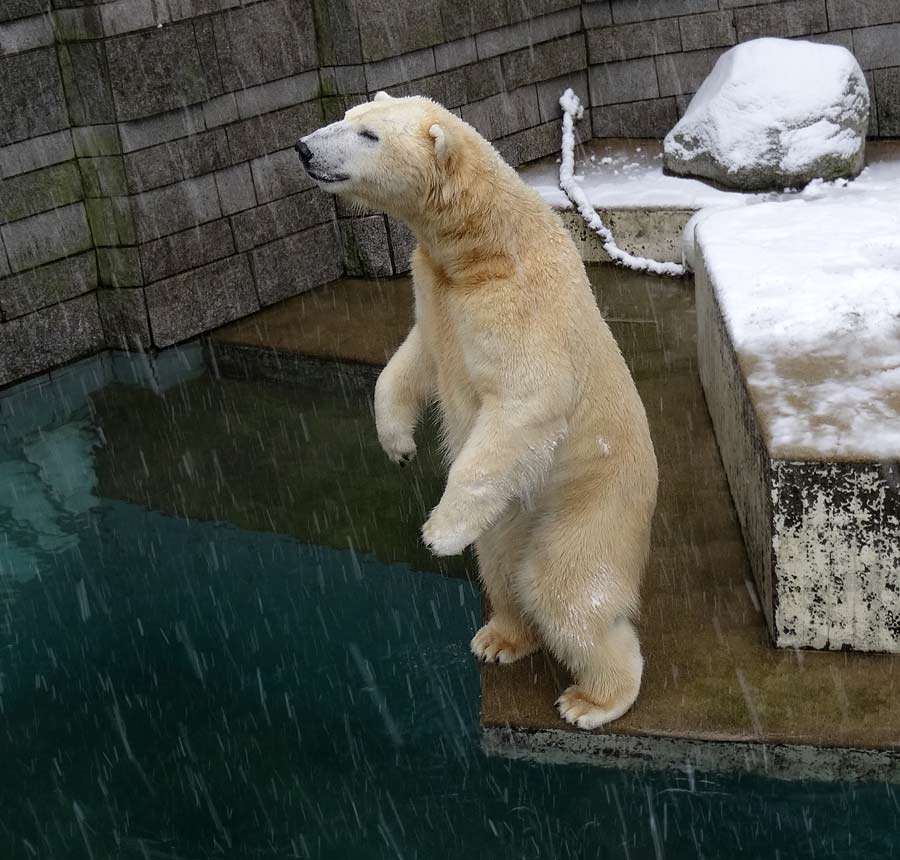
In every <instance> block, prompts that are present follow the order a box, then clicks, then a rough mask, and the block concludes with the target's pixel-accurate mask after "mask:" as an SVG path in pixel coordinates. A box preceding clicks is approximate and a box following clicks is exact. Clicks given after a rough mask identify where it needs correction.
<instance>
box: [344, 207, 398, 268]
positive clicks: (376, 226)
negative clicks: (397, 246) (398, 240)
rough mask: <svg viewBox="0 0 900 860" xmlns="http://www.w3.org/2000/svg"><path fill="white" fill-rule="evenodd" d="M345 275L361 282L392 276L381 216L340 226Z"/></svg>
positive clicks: (347, 221)
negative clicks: (362, 279) (366, 279)
mask: <svg viewBox="0 0 900 860" xmlns="http://www.w3.org/2000/svg"><path fill="white" fill-rule="evenodd" d="M340 227H341V247H342V250H343V259H344V271H345V273H346V274H348V275H353V276H356V277H362V278H387V277H390V276H391V275H392V274H393V272H394V267H393V264H392V262H391V248H390V243H389V242H388V232H387V223H386V221H385V218H384V216H383V215H369V216H368V217H365V218H351V219H348V220H346V221H342V222H341V225H340Z"/></svg>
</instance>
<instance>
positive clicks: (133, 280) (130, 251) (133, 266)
mask: <svg viewBox="0 0 900 860" xmlns="http://www.w3.org/2000/svg"><path fill="white" fill-rule="evenodd" d="M97 270H98V272H97V273H98V277H99V281H100V285H101V286H104V287H139V286H141V285H143V283H144V276H143V274H142V272H141V257H140V253H139V251H138V249H137V248H136V247H120V248H97Z"/></svg>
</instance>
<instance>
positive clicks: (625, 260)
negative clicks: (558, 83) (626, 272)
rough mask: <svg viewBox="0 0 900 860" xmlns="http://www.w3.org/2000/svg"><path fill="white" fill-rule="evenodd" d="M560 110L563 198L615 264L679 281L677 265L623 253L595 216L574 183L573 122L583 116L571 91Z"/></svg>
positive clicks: (680, 270)
mask: <svg viewBox="0 0 900 860" xmlns="http://www.w3.org/2000/svg"><path fill="white" fill-rule="evenodd" d="M559 106H560V107H561V108H562V111H563V127H562V159H561V161H560V165H559V187H560V188H562V190H563V191H564V192H565V193H566V197H568V198H569V200H571V201H572V205H573V206H574V207H575V208H576V209H577V210H578V211H579V213H580V214H581V217H582V218H584V220H585V222H587V225H588V227H589V228H590V229H591V230H593V231H594V232H595V233H596V234H597V235H598V236H599V237H600V239H601V241H602V242H603V250H604V251H606V253H607V254H609V256H610V257H611V258H612V259H613V260H615V261H616V262H617V263H621V264H622V265H623V266H627V267H628V268H629V269H636V270H637V271H639V272H653V274H654V275H672V276H674V277H678V276H680V275H683V274H684V272H685V269H684V266H682V265H680V264H678V263H660V262H659V261H657V260H648V259H646V258H645V257H635V256H634V254H629V253H628V251H623V250H622V249H621V248H620V247H619V246H618V245H617V244H616V240H615V239H613V236H612V233H610V232H609V230H608V229H607V228H606V226H605V225H604V224H603V221H602V220H601V218H600V216H599V215H598V214H597V210H596V209H594V207H593V206H591V201H590V200H588V196H587V194H585V193H584V189H583V188H582V187H581V186H580V185H579V184H578V182H577V181H576V180H575V120H577V119H581V117H582V116H583V115H584V108H583V107H582V106H581V101H580V100H579V99H578V96H576V95H575V93H574V92H572V90H571V89H568V90H566V91H565V92H564V93H563V94H562V95H561V96H560V97H559Z"/></svg>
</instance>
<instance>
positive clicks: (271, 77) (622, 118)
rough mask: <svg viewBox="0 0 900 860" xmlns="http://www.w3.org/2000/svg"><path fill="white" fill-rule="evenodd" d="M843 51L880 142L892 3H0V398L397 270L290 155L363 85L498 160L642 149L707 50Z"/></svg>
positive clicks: (382, 243) (390, 223)
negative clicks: (4, 391)
mask: <svg viewBox="0 0 900 860" xmlns="http://www.w3.org/2000/svg"><path fill="white" fill-rule="evenodd" d="M760 35H781V36H790V37H803V38H812V39H819V40H824V41H831V42H835V43H839V44H844V45H846V46H847V47H848V48H850V49H851V50H853V51H854V52H855V53H856V55H857V57H858V58H859V60H860V63H861V65H862V66H863V68H864V69H865V70H866V73H867V77H868V80H869V85H870V88H871V90H872V92H873V94H874V97H875V98H874V100H873V119H872V123H871V125H870V133H871V134H873V135H881V136H892V135H900V6H898V4H897V0H785V2H751V0H594V2H581V3H579V2H577V0H390V2H388V0H49V2H48V0H6V2H4V3H3V4H0V181H2V188H0V385H3V384H6V383H8V382H10V381H12V380H15V379H18V378H20V377H23V376H27V375H29V374H31V373H34V372H37V371H39V370H43V369H45V368H47V367H50V366H52V365H54V364H58V363H62V362H65V361H68V360H70V359H72V358H74V357H76V356H79V355H82V354H85V353H89V352H92V351H95V350H97V349H101V348H104V347H111V348H125V349H148V348H158V347H164V346H167V345H169V344H172V343H176V342H179V341H182V340H185V339H188V338H191V337H193V336H195V335H197V334H200V333H202V332H204V331H207V330H209V329H211V328H214V327H215V326H218V325H220V324H222V323H224V322H227V321H229V320H231V319H235V318H237V317H239V316H242V315H245V314H248V313H251V312H253V311H254V310H256V309H257V308H258V307H260V306H263V305H267V304H270V303H272V302H277V301H280V300H282V299H284V298H286V297H288V296H291V295H295V294H296V293H299V292H301V291H303V290H306V289H311V288H313V287H315V286H317V285H319V284H323V283H325V282H327V281H329V280H331V279H333V278H335V277H338V276H340V275H342V274H348V275H355V276H363V277H382V276H387V275H391V274H397V273H400V272H404V271H407V270H408V268H409V257H410V255H411V252H412V248H413V245H414V240H413V237H412V236H411V234H410V232H409V230H408V229H407V228H406V227H405V226H403V225H402V224H399V223H398V222H395V221H394V220H392V219H390V218H386V217H385V216H384V215H381V214H379V213H374V212H371V213H362V214H360V213H358V212H353V211H350V210H348V209H346V208H345V207H343V206H342V205H341V204H340V203H338V204H337V205H336V204H335V201H334V200H333V199H332V198H330V197H328V196H326V195H324V194H322V193H321V192H319V191H318V190H317V189H316V188H315V187H313V185H312V184H311V183H310V182H309V181H308V180H307V179H306V178H305V176H304V175H303V173H302V172H301V171H300V170H299V168H298V164H297V159H296V155H295V153H293V151H292V149H291V146H292V144H293V142H294V141H295V140H296V138H297V137H298V136H299V135H301V134H303V133H304V132H306V131H309V130H311V129H313V128H315V127H316V126H318V125H320V124H322V123H324V122H328V121H331V120H334V119H338V118H340V116H342V115H343V112H344V111H345V110H346V109H347V108H348V107H350V106H352V105H353V104H357V103H359V102H362V101H365V100H367V99H368V98H371V96H372V95H373V94H374V93H375V92H376V91H378V90H381V89H383V90H387V91H388V92H390V93H392V94H394V95H405V94H408V93H420V94H424V95H429V96H432V97H434V98H436V99H437V100H439V101H441V102H442V103H444V104H445V105H447V107H449V108H450V109H451V110H453V111H454V112H456V113H457V114H458V115H460V116H462V117H463V118H464V119H466V120H467V121H469V122H471V123H472V124H473V125H475V126H476V128H478V129H479V130H480V131H481V132H482V133H483V134H485V135H486V136H487V137H488V138H490V139H491V140H492V141H493V142H494V143H495V145H496V146H497V148H498V149H499V150H500V152H501V153H502V154H503V155H504V157H505V158H507V160H509V161H510V162H511V163H512V164H514V165H520V164H522V163H524V162H527V161H531V160H533V159H535V158H539V157H542V156H546V155H551V154H553V153H555V152H557V151H558V149H559V136H560V129H559V120H560V111H559V105H558V98H559V94H560V91H561V90H562V89H564V88H565V87H568V86H572V87H574V89H575V90H576V91H577V92H578V94H579V95H580V96H581V97H582V99H583V100H584V101H585V103H586V105H587V106H588V108H589V118H588V120H586V121H583V122H581V123H580V124H579V125H578V127H577V129H578V134H579V135H581V136H583V137H588V136H590V135H591V134H593V135H594V136H597V137H617V136H630V137H644V136H651V137H660V136H662V135H664V134H665V133H666V132H667V131H668V130H669V128H670V127H671V126H672V125H673V124H674V123H675V122H676V121H677V119H678V117H679V116H680V115H681V114H682V113H683V111H684V109H685V107H686V105H687V104H688V102H689V100H690V96H691V94H692V93H693V92H695V91H696V89H697V87H698V86H699V85H700V83H701V81H702V80H703V78H704V77H705V75H706V74H707V72H708V71H709V69H710V68H711V67H712V64H713V63H714V62H715V60H716V59H717V57H718V56H719V55H720V54H721V52H722V51H724V50H725V49H727V48H728V47H729V46H730V45H733V44H735V43H736V42H737V41H741V40H744V39H749V38H754V37H756V36H760Z"/></svg>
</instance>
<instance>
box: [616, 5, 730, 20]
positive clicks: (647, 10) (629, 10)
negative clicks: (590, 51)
mask: <svg viewBox="0 0 900 860" xmlns="http://www.w3.org/2000/svg"><path fill="white" fill-rule="evenodd" d="M610 5H611V7H612V17H613V21H615V22H616V24H627V23H629V22H631V21H648V20H651V19H653V18H671V17H674V16H675V15H691V14H694V13H697V12H713V11H715V10H716V9H717V8H718V5H717V2H716V0H611V2H610Z"/></svg>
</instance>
